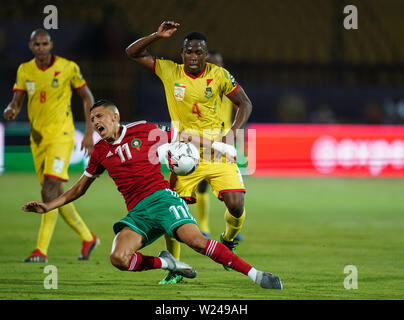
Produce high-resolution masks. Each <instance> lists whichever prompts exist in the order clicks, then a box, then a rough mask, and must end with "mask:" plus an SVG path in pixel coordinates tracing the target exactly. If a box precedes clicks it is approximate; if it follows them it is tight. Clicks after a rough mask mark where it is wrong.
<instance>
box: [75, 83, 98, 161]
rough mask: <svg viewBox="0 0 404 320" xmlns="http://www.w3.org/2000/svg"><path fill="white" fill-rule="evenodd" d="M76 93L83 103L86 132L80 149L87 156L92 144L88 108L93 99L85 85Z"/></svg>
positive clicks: (91, 129) (91, 149)
mask: <svg viewBox="0 0 404 320" xmlns="http://www.w3.org/2000/svg"><path fill="white" fill-rule="evenodd" d="M77 93H78V94H79V96H80V97H81V99H82V101H83V109H84V117H85V119H86V132H85V133H84V137H83V141H82V142H81V149H85V150H86V152H87V154H91V152H92V151H93V147H94V142H93V128H92V125H91V121H90V108H91V106H92V105H93V104H94V97H93V94H92V93H91V91H90V88H89V87H88V86H87V85H85V86H84V87H82V88H80V89H78V90H77Z"/></svg>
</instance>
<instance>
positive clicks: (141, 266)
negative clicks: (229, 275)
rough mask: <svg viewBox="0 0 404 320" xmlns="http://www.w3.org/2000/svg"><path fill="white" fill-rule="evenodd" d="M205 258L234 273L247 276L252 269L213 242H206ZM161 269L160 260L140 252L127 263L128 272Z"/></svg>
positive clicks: (226, 249)
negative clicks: (230, 269)
mask: <svg viewBox="0 0 404 320" xmlns="http://www.w3.org/2000/svg"><path fill="white" fill-rule="evenodd" d="M203 254H204V255H205V256H208V257H209V258H211V259H212V260H213V261H215V262H217V263H220V264H222V265H225V266H227V267H229V268H232V269H233V270H235V271H238V272H241V273H243V274H245V275H248V272H249V271H250V270H251V269H252V267H251V266H250V265H249V264H248V263H246V262H244V261H243V260H241V259H240V258H239V257H238V256H236V255H235V254H234V253H233V252H231V251H230V250H229V249H228V248H227V247H226V246H225V245H223V244H222V243H220V242H217V241H215V240H208V242H207V244H206V248H205V250H204V251H203ZM161 267H162V263H161V260H160V258H158V257H152V256H145V255H142V254H141V253H140V252H135V253H134V254H133V255H132V257H131V259H130V261H129V267H128V270H129V271H144V270H150V269H159V268H161Z"/></svg>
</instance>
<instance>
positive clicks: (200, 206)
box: [195, 180, 210, 238]
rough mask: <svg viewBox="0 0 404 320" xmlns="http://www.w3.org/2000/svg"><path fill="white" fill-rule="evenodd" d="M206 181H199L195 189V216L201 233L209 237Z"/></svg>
mask: <svg viewBox="0 0 404 320" xmlns="http://www.w3.org/2000/svg"><path fill="white" fill-rule="evenodd" d="M208 185H209V184H208V182H207V181H206V180H203V181H201V182H200V183H199V184H198V188H197V190H196V193H195V194H196V217H197V219H198V225H199V228H200V230H201V232H202V234H203V235H204V236H205V237H206V238H210V229H209V193H208Z"/></svg>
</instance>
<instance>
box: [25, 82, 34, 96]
mask: <svg viewBox="0 0 404 320" xmlns="http://www.w3.org/2000/svg"><path fill="white" fill-rule="evenodd" d="M25 85H26V86H27V92H28V94H30V95H33V94H34V93H35V81H30V80H27V81H26V83H25Z"/></svg>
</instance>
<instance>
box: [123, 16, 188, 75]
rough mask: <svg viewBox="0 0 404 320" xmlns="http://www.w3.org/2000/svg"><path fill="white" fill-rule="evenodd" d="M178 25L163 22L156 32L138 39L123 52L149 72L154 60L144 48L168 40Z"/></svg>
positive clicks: (172, 22) (171, 22)
mask: <svg viewBox="0 0 404 320" xmlns="http://www.w3.org/2000/svg"><path fill="white" fill-rule="evenodd" d="M179 25H180V24H179V23H176V22H174V21H164V22H163V23H162V24H161V25H160V26H159V28H158V29H157V31H156V32H153V33H152V34H150V35H148V36H146V37H143V38H140V39H138V40H136V41H135V42H133V43H132V44H131V45H129V46H128V47H127V48H126V49H125V51H126V54H127V55H128V57H129V58H130V59H132V60H133V61H135V62H136V63H138V64H140V65H141V66H143V67H146V68H148V69H150V70H153V64H154V58H153V56H152V55H151V54H150V53H149V52H148V51H147V50H146V48H147V47H148V46H149V45H150V44H152V43H153V42H155V41H156V40H158V39H161V38H170V37H171V36H172V35H173V33H174V32H175V31H177V27H178V26H179Z"/></svg>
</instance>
